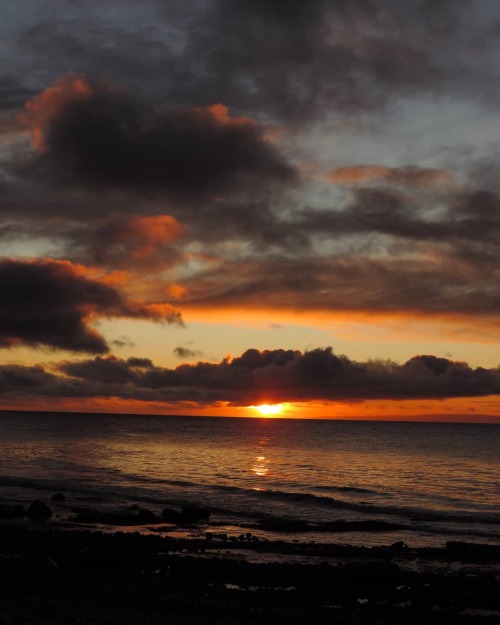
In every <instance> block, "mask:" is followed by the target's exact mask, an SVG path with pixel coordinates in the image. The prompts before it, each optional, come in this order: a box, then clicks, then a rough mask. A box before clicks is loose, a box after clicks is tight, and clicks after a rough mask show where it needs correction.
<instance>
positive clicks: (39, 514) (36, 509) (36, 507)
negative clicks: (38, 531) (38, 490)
mask: <svg viewBox="0 0 500 625" xmlns="http://www.w3.org/2000/svg"><path fill="white" fill-rule="evenodd" d="M26 516H27V517H28V519H32V520H35V521H42V520H45V519H50V517H51V516H52V510H51V509H50V508H49V506H48V505H47V504H46V503H43V501H40V500H39V499H35V501H34V502H33V503H32V504H31V505H30V507H29V508H28V510H27V511H26Z"/></svg>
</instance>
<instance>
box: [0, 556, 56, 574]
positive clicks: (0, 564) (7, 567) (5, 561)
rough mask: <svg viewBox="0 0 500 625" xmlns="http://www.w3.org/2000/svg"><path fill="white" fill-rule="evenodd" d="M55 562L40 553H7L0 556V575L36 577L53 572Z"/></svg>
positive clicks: (54, 570)
mask: <svg viewBox="0 0 500 625" xmlns="http://www.w3.org/2000/svg"><path fill="white" fill-rule="evenodd" d="M57 569H58V566H57V564H56V563H55V562H54V560H52V559H51V558H48V557H47V556H42V555H22V556H20V555H9V556H3V557H1V558H0V576H1V577H7V578H9V579H12V578H18V577H21V578H26V577H32V576H35V577H38V576H39V575H40V574H43V575H47V574H51V573H55V572H56V571H57Z"/></svg>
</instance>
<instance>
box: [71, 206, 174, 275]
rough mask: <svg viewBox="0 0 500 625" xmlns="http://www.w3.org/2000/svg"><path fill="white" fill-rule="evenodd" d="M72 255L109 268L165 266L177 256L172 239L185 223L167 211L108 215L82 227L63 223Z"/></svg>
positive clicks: (171, 262) (136, 268)
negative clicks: (148, 213) (136, 215)
mask: <svg viewBox="0 0 500 625" xmlns="http://www.w3.org/2000/svg"><path fill="white" fill-rule="evenodd" d="M62 227H63V234H65V235H66V236H67V238H68V239H69V240H70V242H71V243H70V246H71V251H72V255H73V258H77V259H78V260H80V261H81V262H90V263H91V264H97V265H99V266H104V267H111V268H128V269H132V270H134V269H135V270H138V269H140V270H144V269H155V268H157V267H159V268H162V269H165V268H167V267H168V266H170V265H175V264H176V263H179V262H180V260H181V256H180V254H179V252H178V251H177V250H176V248H175V243H176V242H177V241H178V240H179V239H181V238H182V236H183V234H184V232H185V226H184V225H182V224H181V223H179V222H178V221H177V220H176V219H175V217H172V216H171V215H151V216H145V217H142V216H138V217H133V216H126V217H123V216H111V217H108V218H104V219H97V220H95V221H90V222H88V223H87V225H86V227H83V226H82V225H81V224H79V223H74V224H72V225H71V224H70V225H66V224H63V226H62Z"/></svg>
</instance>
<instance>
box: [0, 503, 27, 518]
mask: <svg viewBox="0 0 500 625" xmlns="http://www.w3.org/2000/svg"><path fill="white" fill-rule="evenodd" d="M23 516H26V510H25V508H24V506H21V505H18V504H16V505H10V506H9V505H6V506H5V505H1V506H0V519H20V518H22V517H23Z"/></svg>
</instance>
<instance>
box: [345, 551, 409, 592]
mask: <svg viewBox="0 0 500 625" xmlns="http://www.w3.org/2000/svg"><path fill="white" fill-rule="evenodd" d="M340 572H341V576H342V579H343V580H344V581H345V582H347V583H351V584H368V585H373V586H385V585H388V584H389V585H390V584H394V583H395V582H397V581H398V580H399V579H400V578H401V570H400V568H399V566H397V565H396V564H394V563H393V562H387V561H386V560H379V559H378V558H363V559H360V560H351V561H350V562H347V564H344V565H343V566H341V567H340Z"/></svg>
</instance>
